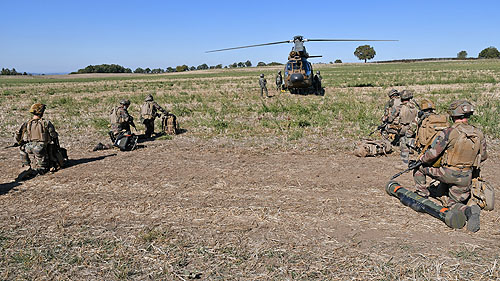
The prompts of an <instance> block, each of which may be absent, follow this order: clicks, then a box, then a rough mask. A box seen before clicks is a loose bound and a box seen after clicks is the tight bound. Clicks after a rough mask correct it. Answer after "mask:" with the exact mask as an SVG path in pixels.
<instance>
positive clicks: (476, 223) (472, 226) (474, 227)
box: [464, 205, 481, 232]
mask: <svg viewBox="0 0 500 281" xmlns="http://www.w3.org/2000/svg"><path fill="white" fill-rule="evenodd" d="M464 213H465V216H466V217H467V230H468V231H470V232H477V231H479V229H480V228H481V227H480V214H481V208H480V207H479V206H478V205H473V206H471V207H467V208H466V209H465V211H464Z"/></svg>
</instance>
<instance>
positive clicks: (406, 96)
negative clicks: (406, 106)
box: [401, 90, 413, 100]
mask: <svg viewBox="0 0 500 281" xmlns="http://www.w3.org/2000/svg"><path fill="white" fill-rule="evenodd" d="M412 98H413V92H412V91H410V90H403V91H402V92H401V99H402V100H409V99H412Z"/></svg>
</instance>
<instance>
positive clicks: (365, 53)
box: [354, 45, 377, 63]
mask: <svg viewBox="0 0 500 281" xmlns="http://www.w3.org/2000/svg"><path fill="white" fill-rule="evenodd" d="M376 54H377V53H375V49H373V47H371V46H370V45H362V46H359V47H357V48H356V50H355V51H354V55H355V56H356V57H358V59H359V60H365V63H366V60H371V59H373V58H374V57H375V55H376Z"/></svg>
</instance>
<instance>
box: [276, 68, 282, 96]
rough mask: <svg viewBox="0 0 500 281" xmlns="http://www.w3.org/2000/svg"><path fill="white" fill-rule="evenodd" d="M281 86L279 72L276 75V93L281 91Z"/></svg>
mask: <svg viewBox="0 0 500 281" xmlns="http://www.w3.org/2000/svg"><path fill="white" fill-rule="evenodd" d="M282 84H283V77H282V76H281V71H278V74H276V91H278V92H279V91H281V85H282Z"/></svg>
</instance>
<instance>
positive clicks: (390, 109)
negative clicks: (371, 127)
mask: <svg viewBox="0 0 500 281" xmlns="http://www.w3.org/2000/svg"><path fill="white" fill-rule="evenodd" d="M388 96H389V100H388V101H387V102H386V103H385V106H384V116H383V117H382V127H381V133H382V135H383V136H384V138H386V139H388V140H390V141H391V144H392V145H399V130H400V128H401V127H400V126H399V124H395V121H396V120H397V119H398V117H399V115H397V114H399V111H396V110H395V109H396V108H398V107H399V106H400V105H401V98H400V93H399V92H398V90H396V89H392V90H390V91H389V94H388Z"/></svg>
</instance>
